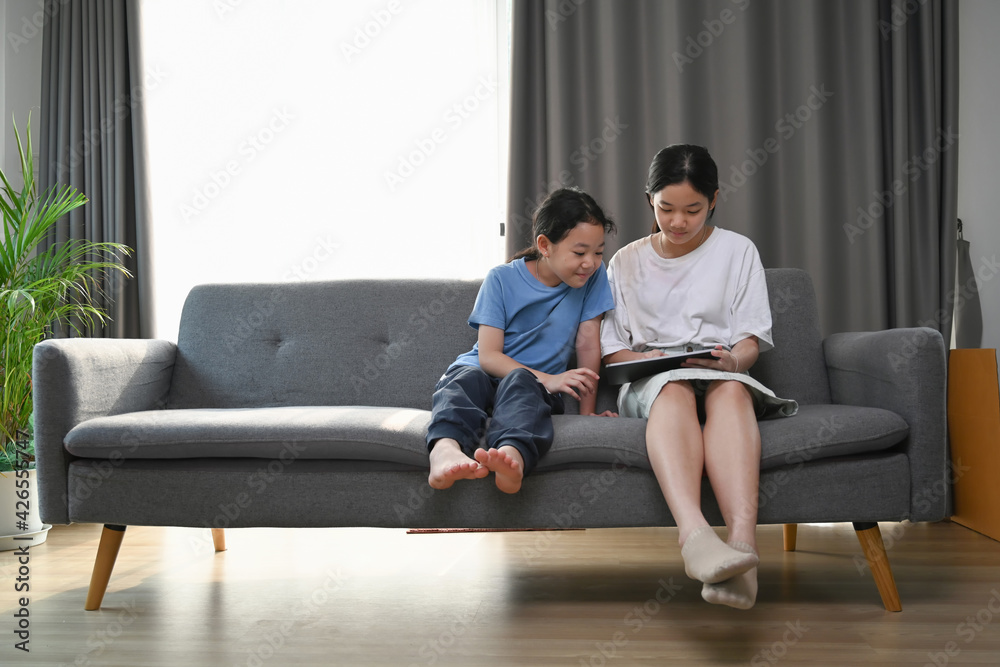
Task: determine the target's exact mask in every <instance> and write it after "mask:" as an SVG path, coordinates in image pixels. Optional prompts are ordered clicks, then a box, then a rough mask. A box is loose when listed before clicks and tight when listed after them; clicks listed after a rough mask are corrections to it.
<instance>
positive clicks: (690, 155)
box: [646, 144, 719, 234]
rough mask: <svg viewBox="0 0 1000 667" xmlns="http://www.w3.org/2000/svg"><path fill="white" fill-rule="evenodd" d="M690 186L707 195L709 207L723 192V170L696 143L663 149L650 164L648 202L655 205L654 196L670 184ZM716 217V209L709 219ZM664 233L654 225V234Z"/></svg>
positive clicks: (647, 187) (704, 149)
mask: <svg viewBox="0 0 1000 667" xmlns="http://www.w3.org/2000/svg"><path fill="white" fill-rule="evenodd" d="M684 182H687V183H690V184H691V187H692V188H694V190H695V192H697V193H698V194H701V195H704V196H705V197H706V198H707V199H708V202H709V204H711V203H712V200H713V199H714V198H715V193H716V192H718V190H719V168H718V167H717V166H716V164H715V160H713V159H712V156H711V155H709V153H708V149H707V148H705V147H704V146H695V145H694V144H672V145H670V146H667V147H666V148H664V149H662V150H660V152H659V153H657V154H656V156H655V157H653V161H652V163H650V165H649V177H648V178H647V179H646V202H647V203H648V204H649V205H650V206H652V205H653V200H652V197H653V195H654V194H656V193H657V192H659V191H660V190H662V189H663V188H665V187H667V186H668V185H678V184H680V183H684ZM714 214H715V208H714V207H713V208H712V210H711V211H710V212H709V214H708V217H709V219H711V217H712V216H713V215H714ZM658 231H660V229H659V227H658V226H657V224H656V222H655V221H654V222H653V231H652V233H653V234H655V233H656V232H658Z"/></svg>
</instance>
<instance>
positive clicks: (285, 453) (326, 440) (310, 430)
mask: <svg viewBox="0 0 1000 667" xmlns="http://www.w3.org/2000/svg"><path fill="white" fill-rule="evenodd" d="M429 421H430V413H429V412H427V411H426V410H414V409H410V408H375V407H368V406H324V407H316V406H299V407H284V408H228V409H217V408H204V409H191V410H151V411H146V412H131V413H128V414H123V415H114V416H111V417H100V418H97V419H91V420H89V421H86V422H83V423H82V424H80V425H78V426H77V427H76V428H74V429H73V430H71V431H70V432H69V433H68V434H67V435H66V449H67V451H69V453H70V454H73V455H75V456H81V457H85V458H100V459H111V458H118V459H185V458H213V457H219V458H265V459H270V458H287V457H289V456H291V457H292V458H294V459H300V458H301V459H363V460H375V461H391V462H395V463H405V464H410V465H417V466H426V465H427V449H426V447H425V446H424V444H423V443H424V437H425V435H426V433H427V425H428V423H429Z"/></svg>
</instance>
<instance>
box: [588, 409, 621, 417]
mask: <svg viewBox="0 0 1000 667" xmlns="http://www.w3.org/2000/svg"><path fill="white" fill-rule="evenodd" d="M617 416H618V413H617V412H612V411H611V410H605V411H604V412H602V413H601V414H597V413H596V412H591V413H590V414H587V415H584V417H617Z"/></svg>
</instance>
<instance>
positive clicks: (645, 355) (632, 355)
mask: <svg viewBox="0 0 1000 667" xmlns="http://www.w3.org/2000/svg"><path fill="white" fill-rule="evenodd" d="M662 356H663V352H660V351H659V350H650V351H649V352H633V351H632V350H618V351H617V352H612V353H611V354H609V355H607V356H605V357H604V363H605V364H617V363H618V362H619V361H635V360H636V359H649V358H650V357H662Z"/></svg>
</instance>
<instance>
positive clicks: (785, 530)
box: [782, 523, 799, 551]
mask: <svg viewBox="0 0 1000 667" xmlns="http://www.w3.org/2000/svg"><path fill="white" fill-rule="evenodd" d="M798 534H799V524H797V523H786V524H785V525H784V526H782V535H783V536H784V539H785V551H795V538H796V537H798Z"/></svg>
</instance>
